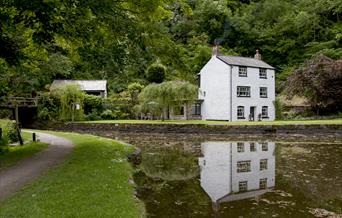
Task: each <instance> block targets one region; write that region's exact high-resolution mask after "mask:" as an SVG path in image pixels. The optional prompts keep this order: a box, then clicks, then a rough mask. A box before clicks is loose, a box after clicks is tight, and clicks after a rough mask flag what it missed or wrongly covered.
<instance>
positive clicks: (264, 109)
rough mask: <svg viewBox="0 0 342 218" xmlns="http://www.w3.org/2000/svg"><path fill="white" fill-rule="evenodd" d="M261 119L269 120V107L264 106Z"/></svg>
mask: <svg viewBox="0 0 342 218" xmlns="http://www.w3.org/2000/svg"><path fill="white" fill-rule="evenodd" d="M261 117H262V118H268V107H267V106H262V108H261Z"/></svg>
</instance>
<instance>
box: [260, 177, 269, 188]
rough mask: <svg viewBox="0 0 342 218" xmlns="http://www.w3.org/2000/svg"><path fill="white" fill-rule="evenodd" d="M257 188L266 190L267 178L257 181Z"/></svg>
mask: <svg viewBox="0 0 342 218" xmlns="http://www.w3.org/2000/svg"><path fill="white" fill-rule="evenodd" d="M259 188H260V189H266V188H267V178H264V179H260V180H259Z"/></svg>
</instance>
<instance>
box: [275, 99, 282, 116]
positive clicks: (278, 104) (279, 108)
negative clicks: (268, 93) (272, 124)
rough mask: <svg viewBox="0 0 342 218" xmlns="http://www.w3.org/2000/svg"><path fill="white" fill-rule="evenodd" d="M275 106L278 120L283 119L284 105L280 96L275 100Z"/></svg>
mask: <svg viewBox="0 0 342 218" xmlns="http://www.w3.org/2000/svg"><path fill="white" fill-rule="evenodd" d="M274 108H275V116H276V119H277V120H282V119H283V114H282V113H283V105H282V103H281V101H280V99H279V98H276V99H275V101H274Z"/></svg>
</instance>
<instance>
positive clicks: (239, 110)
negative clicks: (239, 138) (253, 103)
mask: <svg viewBox="0 0 342 218" xmlns="http://www.w3.org/2000/svg"><path fill="white" fill-rule="evenodd" d="M237 118H238V119H245V107H244V106H238V107H237Z"/></svg>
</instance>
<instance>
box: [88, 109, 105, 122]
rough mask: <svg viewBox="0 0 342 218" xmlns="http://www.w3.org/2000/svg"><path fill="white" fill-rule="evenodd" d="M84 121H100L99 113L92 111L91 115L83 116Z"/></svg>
mask: <svg viewBox="0 0 342 218" xmlns="http://www.w3.org/2000/svg"><path fill="white" fill-rule="evenodd" d="M85 119H86V120H102V119H101V116H100V114H99V112H98V111H97V110H96V109H94V110H92V112H91V113H89V114H87V115H85Z"/></svg>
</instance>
